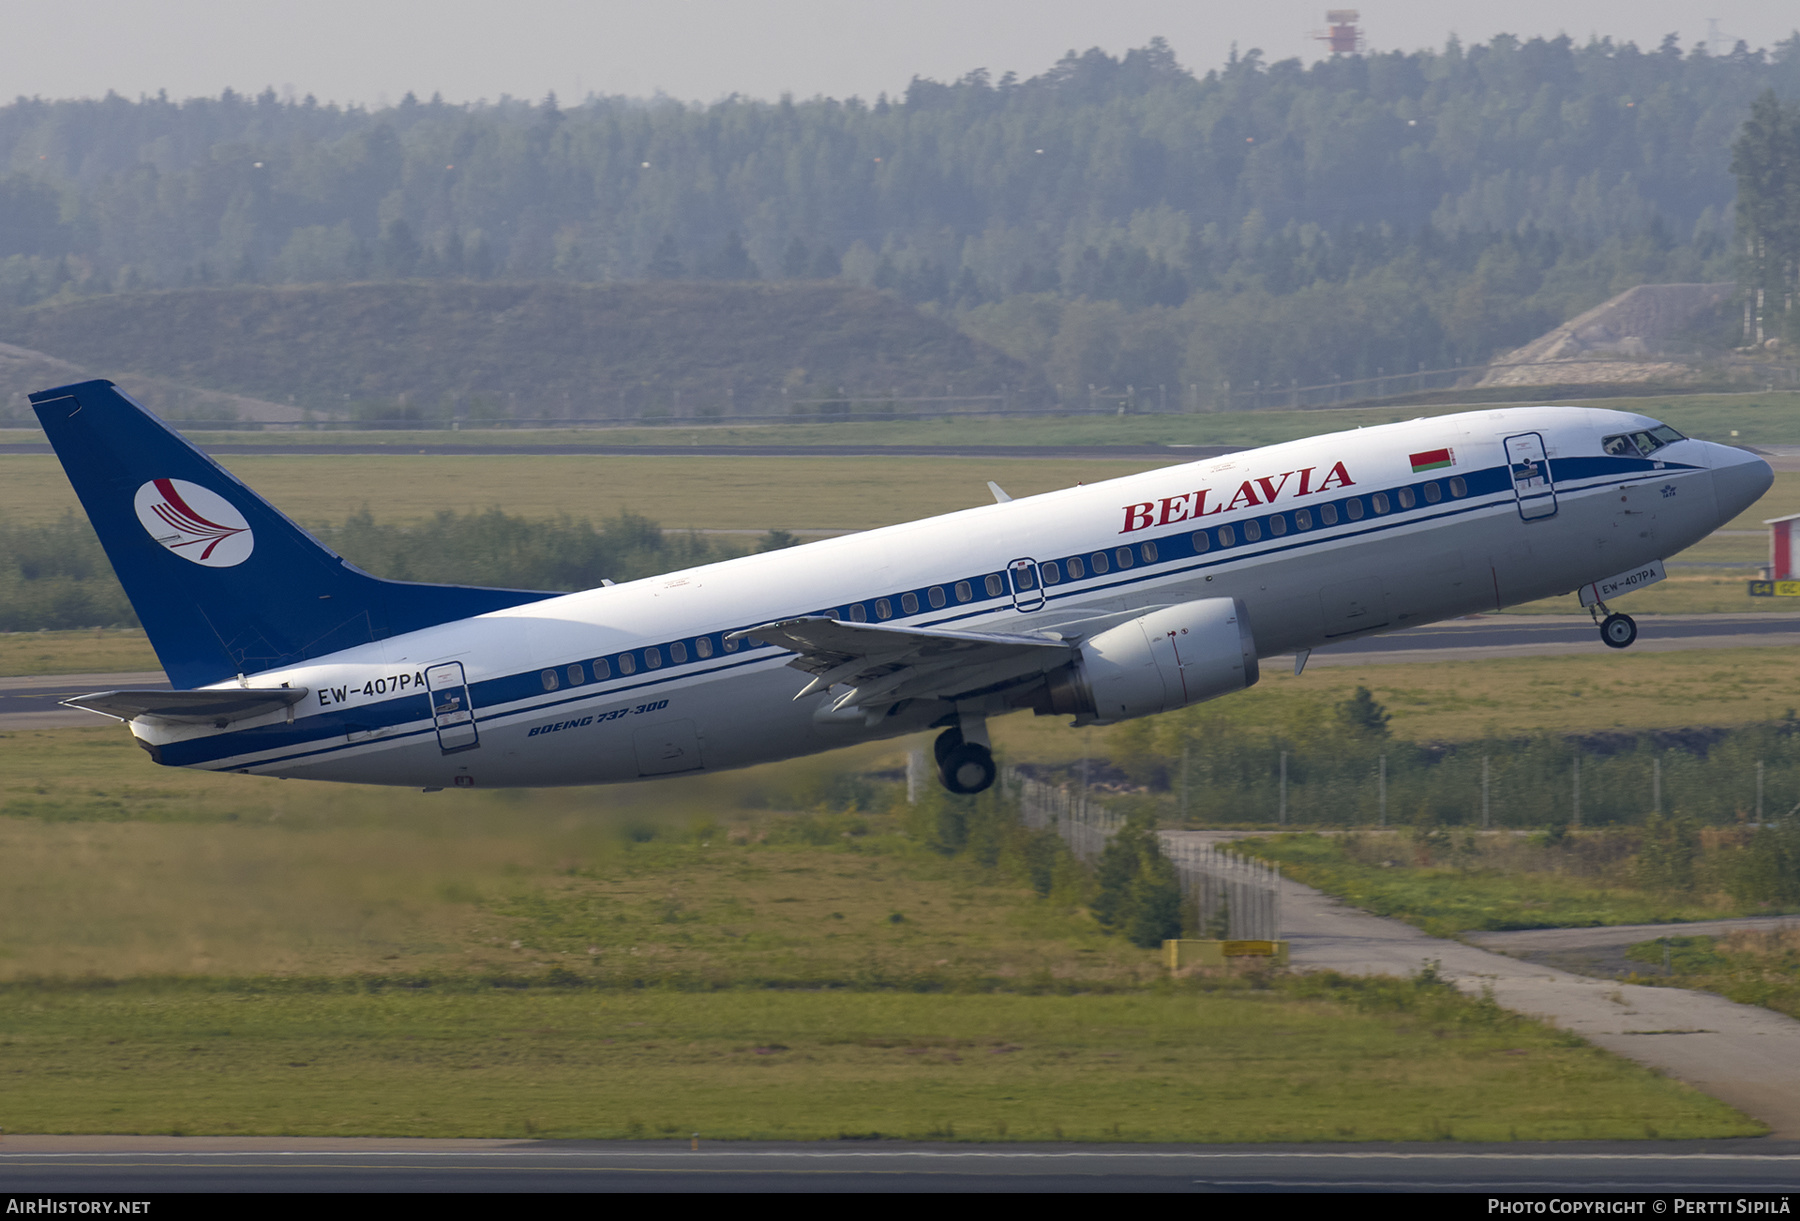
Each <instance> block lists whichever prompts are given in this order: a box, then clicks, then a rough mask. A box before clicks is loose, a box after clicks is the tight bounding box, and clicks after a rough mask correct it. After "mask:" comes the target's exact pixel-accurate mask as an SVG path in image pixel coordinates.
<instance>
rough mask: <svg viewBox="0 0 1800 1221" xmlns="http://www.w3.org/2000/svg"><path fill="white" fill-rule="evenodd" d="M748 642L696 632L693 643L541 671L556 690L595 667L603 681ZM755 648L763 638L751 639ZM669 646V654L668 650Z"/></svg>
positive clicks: (573, 684) (575, 682) (596, 678)
mask: <svg viewBox="0 0 1800 1221" xmlns="http://www.w3.org/2000/svg"><path fill="white" fill-rule="evenodd" d="M744 643H745V642H743V641H739V640H728V639H726V638H725V637H724V636H719V637H718V638H716V639H715V638H714V637H712V636H696V637H695V638H694V639H693V641H692V643H691V645H690V643H689V642H688V641H686V640H677V641H675V642H674V643H672V644H666V645H657V644H653V645H650V646H649V647H648V648H642V649H632V650H631V651H629V652H626V653H614V654H613V655H612V656H611V657H596V658H594V660H593V661H591V662H587V663H585V664H583V663H582V662H579V661H578V662H575V663H573V664H572V665H569V666H565V667H564V668H563V669H562V670H560V671H558V670H545V671H544V672H543V673H542V674H540V675H538V677H539V679H541V680H542V682H543V684H544V690H546V691H554V690H556V689H557V688H558V687H560V686H563V685H564V684H565V683H566V684H567V685H569V686H571V687H579V686H581V684H583V683H585V682H587V681H588V675H589V672H590V670H591V672H592V674H593V681H594V682H602V681H604V680H606V679H609V678H611V677H612V676H613V675H615V674H617V675H619V676H620V677H624V676H625V675H628V674H636V673H637V672H638V671H639V670H640V669H642V670H660V669H662V667H663V665H664V664H665V662H666V663H667V664H669V665H676V666H679V665H683V664H685V663H686V662H687V661H688V660H690V659H693V660H697V661H704V660H705V659H707V658H708V657H711V656H713V655H714V654H715V653H720V652H724V653H735V652H737V651H738V649H739V648H741V647H742V646H743V644H744ZM749 643H750V646H751V647H752V648H754V647H755V646H756V645H757V644H758V643H759V642H758V641H755V640H752V641H750V642H749ZM665 650H667V655H666V657H665V653H664V651H665Z"/></svg>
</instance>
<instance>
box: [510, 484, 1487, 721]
mask: <svg viewBox="0 0 1800 1221" xmlns="http://www.w3.org/2000/svg"><path fill="white" fill-rule="evenodd" d="M1448 484H1449V488H1450V495H1451V496H1452V497H1453V498H1460V497H1463V496H1467V495H1468V494H1469V485H1468V483H1467V482H1465V481H1464V480H1463V478H1462V476H1460V475H1453V476H1451V477H1450V479H1449V480H1448ZM1421 496H1422V497H1424V499H1425V501H1426V503H1427V504H1436V503H1437V502H1438V501H1440V500H1442V499H1443V498H1444V489H1443V488H1442V487H1440V486H1439V485H1438V483H1437V482H1436V481H1432V482H1430V483H1424V484H1421V485H1419V487H1418V489H1417V490H1416V491H1415V490H1414V489H1413V488H1409V487H1406V488H1401V489H1399V490H1398V491H1396V492H1395V493H1394V494H1393V496H1392V498H1390V497H1389V495H1388V493H1386V492H1373V493H1371V494H1370V495H1369V497H1368V506H1367V507H1366V508H1365V506H1364V504H1363V497H1361V496H1352V497H1350V498H1349V499H1348V500H1342V501H1337V502H1335V503H1326V504H1321V505H1319V506H1318V510H1317V513H1316V514H1315V512H1314V510H1313V509H1310V508H1307V509H1294V510H1292V511H1291V518H1292V526H1291V528H1292V529H1295V530H1300V531H1306V530H1311V529H1313V528H1314V527H1315V526H1335V525H1337V524H1338V522H1339V521H1344V520H1348V521H1361V520H1362V518H1363V517H1364V516H1365V515H1366V514H1367V513H1368V512H1369V511H1371V510H1372V511H1373V512H1374V513H1375V515H1376V516H1378V517H1379V516H1381V515H1383V514H1386V513H1391V512H1393V510H1394V506H1395V503H1396V502H1397V503H1398V505H1399V507H1400V508H1402V509H1410V508H1413V507H1414V506H1415V505H1417V504H1418V502H1419V498H1420V497H1421ZM1340 506H1341V507H1340ZM1289 519H1290V514H1289V513H1273V514H1270V515H1269V516H1268V517H1265V518H1251V519H1250V520H1248V521H1243V522H1239V523H1237V524H1236V525H1231V524H1227V525H1222V526H1218V527H1216V528H1215V529H1213V530H1196V531H1195V532H1194V534H1193V543H1194V553H1195V554H1196V555H1199V554H1202V553H1204V552H1206V551H1210V550H1211V549H1212V546H1213V536H1214V535H1216V536H1217V537H1218V545H1219V546H1221V547H1233V546H1236V545H1237V542H1238V537H1239V534H1238V531H1239V528H1240V527H1241V528H1242V532H1243V541H1244V542H1246V543H1255V542H1260V541H1261V540H1262V538H1263V531H1264V529H1265V525H1266V529H1267V530H1268V533H1269V536H1270V537H1273V538H1279V537H1281V536H1282V535H1284V534H1286V533H1287V532H1288V530H1289V529H1290V524H1289ZM1156 559H1157V549H1156V544H1155V543H1154V542H1151V541H1148V540H1146V541H1145V542H1141V543H1138V544H1136V545H1135V546H1126V547H1114V548H1113V549H1112V550H1110V551H1095V552H1093V553H1092V554H1090V555H1086V556H1080V555H1072V556H1070V557H1068V558H1067V559H1065V560H1046V561H1044V562H1043V563H1042V564H1040V565H1038V570H1039V572H1041V573H1042V576H1043V582H1044V584H1045V585H1060V584H1061V583H1062V582H1063V580H1064V578H1065V576H1066V578H1067V579H1068V580H1071V581H1079V580H1081V579H1082V578H1083V577H1086V576H1087V575H1088V574H1089V573H1092V574H1093V575H1094V576H1101V575H1103V574H1105V573H1108V572H1111V571H1112V570H1114V569H1115V568H1116V569H1118V570H1120V571H1123V570H1125V569H1127V568H1130V567H1132V566H1134V565H1136V564H1137V563H1138V562H1139V561H1142V562H1143V563H1145V564H1154V563H1156ZM1013 583H1014V584H1015V585H1017V587H1018V588H1019V589H1020V590H1028V589H1034V588H1036V586H1037V574H1034V573H1033V572H1032V570H1031V569H1030V567H1028V566H1026V565H1019V566H1017V567H1015V568H1014V569H1013ZM981 587H982V589H983V590H984V591H985V592H986V594H987V596H988V597H990V598H998V597H1001V596H1002V595H1004V594H1005V593H1006V592H1007V589H1006V578H1005V577H1004V576H1003V575H1001V574H1000V573H997V572H990V573H988V574H987V575H986V576H985V577H982V578H981ZM924 592H925V598H924V601H925V602H926V603H928V604H930V606H931V609H932V610H942V609H943V608H944V607H945V606H947V605H949V602H950V599H951V598H952V597H954V598H955V599H956V601H957V602H959V603H962V602H971V601H973V600H974V598H975V586H974V584H973V583H972V582H969V581H958V582H956V583H955V584H954V585H951V586H950V587H949V588H948V590H946V588H945V587H944V586H942V585H933V586H931V587H930V588H929V589H927V590H925V591H924ZM896 609H898V611H899V613H900V614H902V615H916V614H918V613H919V611H920V609H921V606H920V598H919V595H918V593H916V592H913V591H911V590H909V591H907V592H906V593H903V594H901V595H899V597H898V598H891V597H889V598H876V599H875V600H874V601H873V602H856V603H852V604H851V605H850V606H849V607H848V608H846V609H840V610H837V611H830V610H827V611H824V612H821V613H823V614H836V615H837V616H838V617H839V618H848V619H849V620H850V621H851V622H852V623H867V622H868V620H869V615H870V611H871V610H873V612H874V616H875V618H876V620H878V621H879V620H882V619H892V618H893V617H894V614H895V611H896ZM751 643H752V645H753V646H754V645H755V644H756V643H758V642H756V641H752V642H751ZM738 646H739V642H738V641H736V640H727V639H725V638H724V637H723V636H721V637H719V639H718V641H717V643H715V642H714V639H713V637H711V636H698V637H695V639H694V641H693V650H692V654H691V656H692V657H693V658H694V659H696V660H702V661H703V660H705V659H706V658H709V657H711V656H713V655H714V653H715V652H718V651H720V650H723V651H724V652H726V653H735V652H737V651H738ZM665 648H666V649H667V650H668V658H667V660H668V662H669V663H671V664H673V665H678V666H679V665H682V664H684V663H685V662H687V661H688V660H689V658H690V653H689V647H688V643H687V642H686V641H683V640H677V641H675V642H674V643H673V644H669V645H651V646H649V647H648V648H643V649H635V650H632V651H630V652H626V653H617V654H614V655H613V656H612V657H610V658H607V657H596V658H595V659H594V660H593V661H592V662H590V663H588V665H589V666H591V667H592V670H593V681H594V682H600V681H602V680H604V679H608V678H611V677H612V676H613V675H614V674H615V673H617V674H619V675H621V676H623V675H628V674H635V673H637V672H638V670H639V669H640V668H642V669H645V670H656V669H660V668H661V667H662V665H663V664H664V657H663V650H664V649H665ZM540 677H541V678H542V679H543V683H544V690H546V691H554V690H556V689H557V688H558V687H560V686H562V685H563V683H564V681H565V680H566V681H567V683H568V685H569V686H571V687H579V686H580V685H581V684H582V683H585V682H587V681H588V667H587V666H584V665H583V664H582V663H581V662H576V663H574V664H573V665H571V666H568V667H567V668H566V669H564V670H563V671H562V672H561V673H560V674H559V673H558V672H557V671H555V670H545V671H544V672H543V673H542V675H541V676H540Z"/></svg>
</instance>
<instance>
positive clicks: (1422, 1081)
mask: <svg viewBox="0 0 1800 1221" xmlns="http://www.w3.org/2000/svg"><path fill="white" fill-rule="evenodd" d="M1003 724H1011V722H1004V723H1003ZM1066 732H1067V731H1065V733H1066ZM1069 737H1070V738H1071V739H1073V738H1074V735H1069ZM906 745H907V743H904V742H902V743H897V744H894V745H892V746H876V747H866V748H859V749H858V750H854V751H846V752H838V753H837V754H836V755H834V756H830V757H827V758H824V759H816V760H810V761H801V762H796V763H789V764H781V765H771V766H768V767H764V768H758V769H752V770H749V771H746V772H741V773H733V774H729V775H725V776H719V777H702V778H693V779H686V780H679V779H677V780H670V781H663V782H660V783H657V784H649V785H632V786H619V787H615V788H608V789H598V790H596V789H574V790H545V791H515V792H479V791H477V792H449V793H437V794H423V793H417V792H411V791H404V790H403V791H395V790H374V789H368V788H362V787H356V786H326V785H315V784H305V783H302V782H289V783H283V782H281V781H276V780H270V779H262V778H257V777H246V776H218V775H211V774H203V773H194V772H186V771H171V770H164V769H158V768H156V767H154V766H153V765H151V764H150V763H149V762H148V760H146V759H145V758H144V757H143V756H142V755H141V753H140V752H138V751H137V750H136V749H135V747H133V746H132V745H131V744H130V743H129V741H128V739H127V737H126V735H124V734H123V733H122V732H120V731H119V730H117V729H105V728H102V729H95V730H60V731H44V732H32V733H13V734H9V735H5V736H0V980H4V981H10V982H0V1073H3V1074H4V1078H3V1079H4V1080H5V1081H6V1082H7V1087H6V1090H5V1092H4V1096H3V1097H0V1126H4V1127H6V1128H8V1129H10V1130H12V1131H15V1132H17V1131H89V1132H93V1131H101V1132H171V1131H179V1132H193V1133H198V1132H224V1133H232V1132H237V1133H253V1132H280V1133H290V1134H298V1133H318V1134H351V1133H363V1134H387V1135H469V1136H475V1135H501V1136H504V1135H521V1136H524V1135H538V1136H618V1137H633V1136H644V1137H659V1136H667V1135H669V1134H671V1133H686V1132H692V1131H699V1132H701V1133H703V1134H704V1135H705V1136H707V1137H718V1138H724V1137H778V1138H788V1139H813V1138H835V1137H839V1136H845V1135H855V1136H867V1135H869V1134H872V1133H881V1134H884V1135H888V1136H913V1137H931V1138H934V1139H970V1140H1038V1139H1042V1140H1054V1139H1071V1140H1073V1139H1084V1140H1109V1139H1117V1140H1326V1141H1331V1140H1369V1139H1395V1140H1400V1139H1433V1138H1440V1139H1483V1140H1486V1139H1499V1140H1504V1139H1522V1140H1524V1139H1558V1138H1572V1137H1586V1138H1653V1137H1663V1138H1671V1137H1704V1136H1727V1135H1738V1134H1750V1133H1753V1132H1755V1131H1757V1130H1758V1129H1757V1127H1756V1126H1755V1125H1754V1124H1753V1123H1751V1122H1750V1121H1747V1120H1745V1119H1744V1118H1743V1117H1741V1116H1738V1115H1736V1114H1735V1113H1733V1112H1731V1111H1729V1110H1728V1109H1727V1108H1725V1107H1723V1106H1721V1105H1719V1104H1717V1103H1715V1102H1712V1101H1711V1100H1708V1099H1706V1098H1704V1097H1702V1096H1700V1095H1698V1094H1697V1093H1695V1092H1693V1091H1691V1090H1689V1089H1687V1088H1685V1087H1682V1086H1679V1085H1676V1084H1674V1083H1672V1082H1670V1081H1668V1080H1666V1079H1664V1078H1660V1077H1658V1076H1655V1075H1654V1074H1651V1073H1648V1072H1646V1071H1643V1070H1640V1069H1637V1068H1635V1067H1634V1066H1631V1065H1629V1064H1626V1063H1625V1062H1623V1061H1619V1060H1616V1059H1614V1058H1611V1057H1609V1056H1606V1055H1603V1054H1601V1053H1599V1052H1597V1051H1595V1050H1593V1049H1591V1048H1588V1047H1585V1046H1583V1045H1581V1044H1580V1042H1579V1040H1574V1039H1570V1038H1568V1037H1567V1036H1564V1035H1560V1034H1557V1033H1555V1032H1552V1031H1549V1030H1547V1029H1545V1028H1544V1027H1542V1026H1539V1025H1537V1024H1535V1023H1533V1022H1530V1021H1527V1020H1524V1019H1518V1018H1514V1017H1512V1016H1510V1015H1506V1014H1504V1013H1501V1012H1499V1011H1497V1010H1495V1009H1494V1008H1493V1007H1492V1006H1491V1005H1489V1004H1486V1003H1485V1002H1482V1001H1480V1000H1478V999H1470V998H1464V997H1460V996H1457V995H1455V994H1454V993H1452V992H1450V991H1449V990H1447V989H1443V988H1441V987H1431V986H1428V985H1425V984H1420V983H1408V982H1404V981H1387V982H1382V981H1374V982H1361V983H1345V982H1334V981H1332V980H1329V979H1317V978H1300V977H1283V976H1274V977H1256V976H1248V977H1245V976H1226V977H1214V978H1210V979H1200V980H1193V981H1177V982H1176V983H1174V984H1170V983H1168V982H1166V981H1162V980H1161V979H1160V976H1161V972H1160V970H1159V969H1158V967H1157V965H1156V960H1155V955H1154V954H1153V953H1152V952H1151V951H1148V950H1141V949H1137V948H1134V947H1132V946H1130V945H1129V944H1127V943H1125V942H1124V941H1123V939H1121V938H1118V937H1108V936H1105V935H1103V934H1102V933H1101V932H1100V931H1099V929H1098V928H1097V926H1096V925H1095V924H1094V922H1093V921H1092V920H1091V918H1089V917H1088V916H1087V915H1086V914H1085V912H1084V911H1083V910H1082V908H1081V905H1080V894H1079V883H1067V882H1064V883H1058V886H1057V887H1056V888H1054V889H1053V890H1052V892H1051V894H1050V895H1049V896H1048V897H1044V898H1039V897H1038V896H1037V895H1036V894H1035V893H1034V892H1033V891H1032V890H1031V889H1030V888H1029V887H1028V886H1025V885H1024V884H1022V882H1020V881H1019V880H1018V876H1019V875H1018V874H1017V873H1016V872H1014V871H1012V870H1010V869H1009V868H1008V862H1007V860H1006V859H1005V858H1002V859H1001V861H1000V862H999V865H998V867H983V866H980V865H978V864H977V863H975V862H974V861H973V860H970V859H968V858H966V857H958V858H944V857H940V856H938V855H936V854H935V853H933V852H930V851H928V850H927V849H925V848H923V847H922V846H920V845H919V843H918V842H917V841H916V840H915V839H913V838H912V837H910V836H908V835H906V834H905V828H906V825H907V824H906V815H905V813H904V811H903V809H902V810H897V811H892V812H890V810H889V807H888V805H887V802H888V801H889V800H891V795H892V793H893V791H894V788H893V786H892V785H891V784H890V785H887V786H886V787H883V786H882V785H880V784H873V785H872V784H871V782H869V781H866V780H858V779H856V778H855V776H856V775H857V774H860V773H866V772H868V771H869V770H870V769H880V768H884V767H892V766H893V765H895V764H896V763H897V762H898V748H904V746H906ZM1071 886H1073V887H1074V889H1071Z"/></svg>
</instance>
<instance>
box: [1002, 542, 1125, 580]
mask: <svg viewBox="0 0 1800 1221" xmlns="http://www.w3.org/2000/svg"><path fill="white" fill-rule="evenodd" d="M1140 556H1141V557H1142V558H1143V561H1144V563H1146V564H1154V563H1156V544H1155V543H1151V542H1143V543H1139V544H1138V545H1137V546H1136V547H1114V548H1113V549H1112V550H1111V551H1096V552H1094V553H1093V554H1092V555H1089V556H1086V557H1085V558H1084V557H1082V556H1079V555H1072V556H1070V557H1069V558H1068V559H1066V560H1061V561H1058V560H1047V561H1045V562H1044V563H1043V564H1041V565H1039V567H1040V568H1042V569H1043V570H1044V584H1046V585H1056V584H1060V583H1061V581H1062V579H1063V574H1064V573H1065V572H1066V573H1067V574H1068V577H1069V580H1071V581H1079V580H1081V578H1083V577H1085V576H1087V575H1088V573H1090V572H1091V573H1093V574H1094V575H1095V576H1100V575H1102V574H1103V573H1107V572H1110V571H1112V570H1113V569H1114V568H1117V569H1119V570H1120V571H1123V570H1125V569H1127V568H1130V567H1131V566H1132V565H1133V564H1135V563H1137V562H1138V558H1139V557H1140ZM1022 588H1025V589H1029V588H1031V586H1030V583H1029V582H1024V583H1022Z"/></svg>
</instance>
